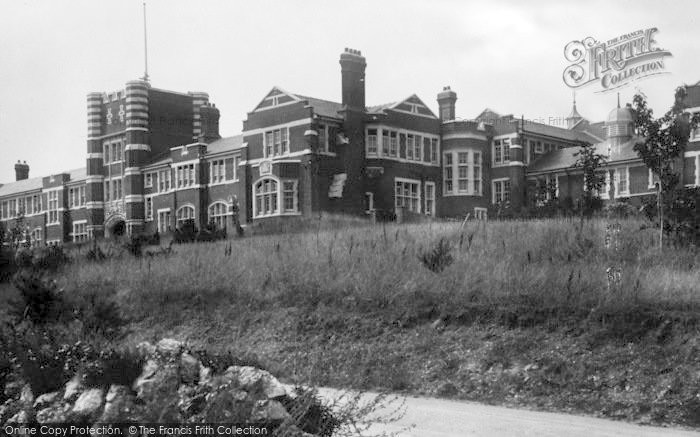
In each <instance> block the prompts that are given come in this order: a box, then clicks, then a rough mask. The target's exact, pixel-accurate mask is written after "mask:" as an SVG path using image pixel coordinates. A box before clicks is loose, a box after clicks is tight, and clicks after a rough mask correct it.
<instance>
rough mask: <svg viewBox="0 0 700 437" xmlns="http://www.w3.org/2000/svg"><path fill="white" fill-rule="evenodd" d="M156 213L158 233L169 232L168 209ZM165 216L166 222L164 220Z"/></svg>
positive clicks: (169, 217) (169, 218) (169, 219)
mask: <svg viewBox="0 0 700 437" xmlns="http://www.w3.org/2000/svg"><path fill="white" fill-rule="evenodd" d="M157 213H158V233H165V232H169V231H170V222H171V218H172V217H171V216H170V208H161V209H159V210H158V211H157ZM166 214H167V222H166V221H165V220H164V218H165V216H166Z"/></svg>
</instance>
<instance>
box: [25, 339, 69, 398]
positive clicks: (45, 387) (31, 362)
mask: <svg viewBox="0 0 700 437" xmlns="http://www.w3.org/2000/svg"><path fill="white" fill-rule="evenodd" d="M58 349H59V348H58V347H57V345H56V344H55V343H54V340H53V339H52V338H51V336H50V335H49V334H48V333H47V332H46V331H40V332H37V331H35V330H33V329H28V328H26V327H21V328H20V329H18V330H16V331H15V333H14V339H13V340H12V346H11V353H12V355H13V356H14V357H15V358H16V359H17V365H18V367H19V370H20V373H21V376H22V377H23V379H24V380H25V381H26V382H27V384H29V386H30V387H31V389H32V393H33V394H34V395H35V396H39V395H41V394H44V393H50V392H52V391H56V390H58V389H59V388H61V386H62V385H63V384H64V383H65V381H66V379H67V378H66V372H65V370H66V369H65V356H64V355H62V354H59V353H57V351H58Z"/></svg>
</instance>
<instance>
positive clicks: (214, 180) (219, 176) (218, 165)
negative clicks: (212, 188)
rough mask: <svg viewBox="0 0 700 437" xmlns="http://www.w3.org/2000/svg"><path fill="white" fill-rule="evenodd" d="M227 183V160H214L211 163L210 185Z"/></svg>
mask: <svg viewBox="0 0 700 437" xmlns="http://www.w3.org/2000/svg"><path fill="white" fill-rule="evenodd" d="M224 182H226V160H225V159H223V158H221V159H214V160H212V161H210V162H209V185H218V184H223V183H224Z"/></svg>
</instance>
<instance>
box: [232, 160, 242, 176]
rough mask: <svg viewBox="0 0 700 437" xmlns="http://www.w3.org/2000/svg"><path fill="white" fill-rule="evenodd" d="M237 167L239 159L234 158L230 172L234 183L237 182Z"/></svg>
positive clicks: (239, 163) (239, 162)
mask: <svg viewBox="0 0 700 437" xmlns="http://www.w3.org/2000/svg"><path fill="white" fill-rule="evenodd" d="M239 165H241V157H240V156H234V157H233V169H232V170H231V177H232V178H233V180H234V181H237V180H238V166H239Z"/></svg>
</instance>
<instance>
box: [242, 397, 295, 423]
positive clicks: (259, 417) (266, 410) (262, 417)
mask: <svg viewBox="0 0 700 437" xmlns="http://www.w3.org/2000/svg"><path fill="white" fill-rule="evenodd" d="M291 417H292V416H291V415H290V414H289V413H288V412H287V410H286V409H285V408H284V405H282V404H281V403H279V402H277V401H273V400H269V399H268V400H262V401H256V402H255V406H254V407H253V411H252V412H251V414H250V420H252V421H253V422H257V421H259V422H271V421H272V422H277V421H280V422H282V421H284V420H287V419H291Z"/></svg>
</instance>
